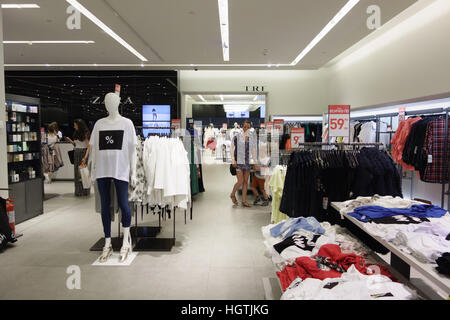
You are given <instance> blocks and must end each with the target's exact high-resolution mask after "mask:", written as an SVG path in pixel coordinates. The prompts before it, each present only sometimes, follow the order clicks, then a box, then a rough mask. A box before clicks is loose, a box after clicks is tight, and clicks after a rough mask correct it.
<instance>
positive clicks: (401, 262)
mask: <svg viewBox="0 0 450 320" xmlns="http://www.w3.org/2000/svg"><path fill="white" fill-rule="evenodd" d="M331 207H332V208H333V209H334V210H336V211H337V214H338V215H340V213H339V212H340V209H341V208H342V202H332V203H331ZM342 216H343V217H344V219H345V220H346V221H347V222H348V223H349V224H351V225H353V226H354V227H356V228H358V229H360V230H361V231H362V232H364V233H365V234H366V235H367V236H369V237H370V238H372V239H373V240H375V241H377V242H378V243H379V244H380V245H382V246H383V247H385V248H386V249H387V250H389V251H390V253H391V261H390V263H391V266H392V267H393V268H394V269H396V270H397V271H398V272H399V273H400V274H402V275H403V276H404V277H405V278H406V279H408V280H410V269H411V267H413V268H414V269H415V270H416V271H417V272H418V273H419V274H420V275H421V276H422V277H423V278H424V279H425V280H427V281H430V282H431V283H433V284H434V285H435V286H436V287H437V288H439V289H440V290H442V291H443V293H444V294H445V295H447V296H450V277H447V276H445V275H443V274H440V273H439V272H437V271H436V270H435V265H433V264H430V263H422V262H420V261H419V260H417V259H416V258H415V257H414V256H412V255H410V254H407V253H405V252H403V251H401V250H400V249H398V248H397V247H396V246H395V245H393V244H392V243H390V242H387V241H386V240H384V239H383V238H381V237H379V236H376V235H372V234H370V233H369V232H368V231H367V230H366V228H364V222H361V221H359V220H358V219H355V218H354V217H352V216H349V215H348V214H343V215H342Z"/></svg>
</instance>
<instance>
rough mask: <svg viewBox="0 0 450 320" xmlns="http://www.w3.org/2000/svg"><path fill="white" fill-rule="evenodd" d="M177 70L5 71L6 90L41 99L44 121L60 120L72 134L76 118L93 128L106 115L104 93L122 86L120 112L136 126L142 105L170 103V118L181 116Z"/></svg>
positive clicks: (66, 132) (45, 122) (64, 131)
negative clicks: (117, 85)
mask: <svg viewBox="0 0 450 320" xmlns="http://www.w3.org/2000/svg"><path fill="white" fill-rule="evenodd" d="M177 83H178V73H177V72H176V71H6V72H5V89H6V93H10V94H18V95H22V96H28V97H37V98H40V100H41V112H42V124H41V125H43V126H47V125H48V124H49V123H50V122H53V121H56V122H58V124H59V126H60V128H61V129H62V130H61V131H63V134H65V135H69V136H70V135H71V131H72V124H73V120H75V119H77V118H81V119H83V120H85V121H86V122H87V123H88V125H89V127H90V128H91V129H92V127H93V125H94V123H95V121H97V120H98V119H100V118H103V117H105V116H107V112H106V110H105V105H104V103H103V99H104V96H105V95H106V94H107V93H108V92H114V90H115V85H116V84H119V85H120V86H121V93H120V96H121V105H120V107H119V111H120V113H121V114H122V115H123V116H124V117H126V118H129V119H131V120H132V121H133V122H134V125H135V126H141V125H142V105H145V104H155V105H158V104H164V105H171V117H172V118H179V115H180V110H179V108H180V106H179V103H178V102H179V93H178V90H177V87H176V86H177Z"/></svg>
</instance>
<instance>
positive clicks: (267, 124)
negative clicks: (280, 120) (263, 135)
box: [266, 122, 273, 131]
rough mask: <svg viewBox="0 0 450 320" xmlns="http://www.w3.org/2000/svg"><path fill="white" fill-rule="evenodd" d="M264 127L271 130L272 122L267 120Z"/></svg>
mask: <svg viewBox="0 0 450 320" xmlns="http://www.w3.org/2000/svg"><path fill="white" fill-rule="evenodd" d="M266 128H267V130H268V131H272V129H273V122H267V123H266Z"/></svg>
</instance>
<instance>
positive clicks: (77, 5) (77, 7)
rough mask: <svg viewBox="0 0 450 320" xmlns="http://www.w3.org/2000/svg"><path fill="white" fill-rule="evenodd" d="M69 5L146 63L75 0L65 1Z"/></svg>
mask: <svg viewBox="0 0 450 320" xmlns="http://www.w3.org/2000/svg"><path fill="white" fill-rule="evenodd" d="M66 1H67V2H68V3H69V4H71V5H72V6H73V7H74V8H75V9H77V10H78V11H80V12H81V13H82V14H84V15H85V16H86V18H88V19H89V20H91V21H92V22H93V23H95V24H96V25H97V26H99V27H100V28H101V29H102V30H103V31H105V32H106V33H107V34H109V35H110V36H111V37H112V38H113V39H114V40H116V41H117V42H119V43H120V44H121V45H122V46H124V47H125V48H127V49H128V50H129V51H130V52H131V53H133V54H134V55H135V56H136V57H138V58H139V59H140V60H141V61H148V60H147V58H145V57H144V56H143V55H142V54H140V53H139V52H137V51H136V49H134V48H133V47H132V46H131V45H129V44H128V43H127V42H126V41H125V40H123V39H122V38H121V37H120V36H119V35H118V34H117V33H115V32H114V31H112V30H111V29H110V28H109V27H108V26H107V25H106V24H104V23H103V22H101V21H100V20H99V19H98V18H97V17H96V16H94V15H93V14H92V13H91V12H90V11H89V10H88V9H86V8H85V7H84V6H83V5H82V4H80V3H79V2H78V1H77V0H66Z"/></svg>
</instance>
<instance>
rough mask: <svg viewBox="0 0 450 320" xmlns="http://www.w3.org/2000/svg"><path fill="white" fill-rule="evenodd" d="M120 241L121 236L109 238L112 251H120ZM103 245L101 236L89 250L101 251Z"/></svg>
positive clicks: (121, 239) (121, 241) (103, 239)
mask: <svg viewBox="0 0 450 320" xmlns="http://www.w3.org/2000/svg"><path fill="white" fill-rule="evenodd" d="M122 243H123V238H119V237H115V238H111V246H112V248H113V250H114V251H120V248H122ZM104 246H105V238H101V239H99V240H98V241H97V242H96V243H95V244H94V245H93V246H92V247H91V249H89V250H90V251H103V247H104Z"/></svg>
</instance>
